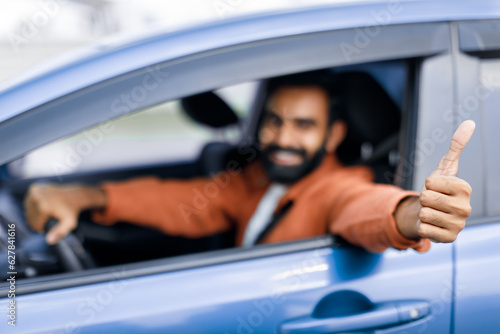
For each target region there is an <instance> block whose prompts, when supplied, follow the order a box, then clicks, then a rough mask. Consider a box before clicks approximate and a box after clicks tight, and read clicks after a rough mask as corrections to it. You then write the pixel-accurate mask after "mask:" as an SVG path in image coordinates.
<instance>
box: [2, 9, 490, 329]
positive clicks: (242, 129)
mask: <svg viewBox="0 0 500 334" xmlns="http://www.w3.org/2000/svg"><path fill="white" fill-rule="evenodd" d="M316 69H325V70H327V71H329V72H330V73H331V75H332V77H334V78H336V80H338V81H339V82H341V85H340V87H341V89H340V92H339V93H340V94H341V95H340V96H341V98H342V102H343V104H344V105H345V110H344V112H345V119H346V122H347V123H348V128H349V132H348V135H347V138H346V141H345V142H344V143H343V144H342V147H340V148H339V157H340V158H341V160H342V161H343V162H344V163H346V164H366V165H369V166H371V167H372V168H373V170H374V171H375V175H376V181H377V182H380V183H391V184H396V185H398V186H400V187H402V188H404V189H411V190H416V191H419V190H420V188H421V187H422V185H423V183H424V180H425V177H426V176H427V175H429V174H430V172H431V171H432V170H433V169H434V168H435V166H436V165H437V163H438V161H439V159H440V158H441V157H442V156H443V154H444V153H445V152H446V151H447V149H448V144H449V139H450V138H451V135H452V133H453V131H454V130H455V129H456V127H457V126H458V124H460V123H461V121H463V120H465V119H472V120H474V121H475V122H476V125H477V127H476V132H475V134H474V136H473V137H472V139H471V141H470V142H469V144H468V146H467V147H466V149H465V150H464V152H463V154H462V158H461V165H460V171H459V176H460V177H461V178H463V179H465V180H466V181H467V182H469V183H470V184H471V186H472V189H473V195H472V198H471V205H472V208H473V210H472V214H471V216H470V218H469V219H468V220H467V226H466V228H465V229H464V230H463V231H462V232H461V234H460V235H459V237H458V239H457V240H456V241H455V242H454V243H451V244H433V245H432V246H431V249H430V250H429V251H428V252H426V253H423V254H419V253H417V252H415V251H414V250H411V249H410V250H406V251H399V250H395V249H388V250H386V251H384V252H381V253H378V254H374V253H370V252H367V251H365V250H363V249H360V248H357V247H354V246H351V245H349V244H348V243H347V242H345V241H344V240H342V239H341V238H339V237H337V236H331V235H325V236H322V237H318V238H313V239H302V240H296V241H293V242H286V243H277V244H267V245H257V246H255V247H251V248H236V247H234V235H233V233H234V231H227V232H224V233H220V234H217V235H213V236H211V237H206V238H198V239H189V238H183V237H179V236H173V235H164V234H162V233H160V232H158V231H154V230H150V229H146V228H143V227H139V226H136V225H132V224H127V223H118V224H116V225H113V226H103V225H99V224H96V223H94V222H93V221H92V215H91V214H89V212H84V213H82V214H81V215H80V217H79V226H78V228H77V229H76V230H75V231H74V233H72V234H70V235H68V236H67V237H66V238H65V239H64V240H63V241H61V242H60V243H59V244H57V245H55V246H48V245H47V244H46V243H45V240H44V236H43V235H41V234H39V233H35V232H33V231H32V230H31V229H30V228H29V227H28V225H27V224H26V221H25V219H24V212H23V198H24V196H25V194H26V192H27V189H28V187H29V186H30V184H32V183H33V182H35V181H36V182H42V183H43V182H48V183H64V184H68V183H75V182H80V183H87V184H98V183H100V182H102V181H105V180H124V179H129V178H132V177H137V176H142V175H156V176H159V177H162V178H181V179H182V178H191V177H195V176H211V175H214V173H217V172H219V171H221V170H223V169H224V166H226V161H227V157H228V155H229V154H231V152H234V150H240V151H241V150H244V149H245V148H247V147H248V145H250V144H251V142H252V141H253V138H255V136H256V126H257V124H258V121H259V111H260V110H261V109H262V103H263V100H264V98H265V96H266V82H267V80H268V79H269V78H272V77H276V76H280V75H285V74H290V73H297V72H306V71H312V70H316ZM499 106H500V3H499V2H498V1H486V0H484V1H483V0H479V1H473V2H472V1H463V0H460V1H444V0H443V1H401V2H399V1H391V2H370V3H359V4H357V3H350V4H343V5H335V6H333V5H332V6H327V7H318V8H309V9H304V10H298V11H290V12H286V13H276V14H267V15H260V16H255V17H245V18H240V19H234V20H228V21H223V22H218V23H214V24H209V25H205V26H202V27H197V28H190V29H186V30H182V31H178V32H169V33H163V34H162V33H157V34H155V35H151V36H148V37H142V38H141V39H139V40H133V41H130V40H128V41H123V42H121V43H117V42H113V43H110V44H100V45H96V46H94V47H92V48H89V49H87V50H83V52H82V53H81V54H79V55H76V56H75V57H74V58H72V59H71V60H68V59H66V60H65V61H61V62H59V63H58V64H57V66H56V67H52V68H49V69H47V68H45V69H43V70H41V71H37V72H33V73H31V74H30V75H28V76H27V77H25V78H24V79H23V80H20V81H18V82H14V83H12V84H11V85H9V86H7V87H5V88H3V90H1V91H0V223H1V224H0V235H1V239H0V251H1V254H2V255H1V257H2V261H0V268H1V271H0V275H1V276H2V277H3V282H2V283H1V284H0V285H1V288H2V289H1V296H0V308H1V309H2V310H3V313H4V316H3V317H2V320H1V321H0V333H54V334H55V333H58V334H59V333H61V334H62V333H245V334H250V333H377V334H382V333H383V334H389V333H405V334H409V333H440V334H441V333H453V334H470V333H500V219H499V217H500V205H499V200H500V174H499V171H500V145H498V143H499V142H500V134H499V132H498V128H499V126H500V110H499ZM241 205H242V206H244V205H245V203H244V202H242V204H241ZM297 223H307V222H297Z"/></svg>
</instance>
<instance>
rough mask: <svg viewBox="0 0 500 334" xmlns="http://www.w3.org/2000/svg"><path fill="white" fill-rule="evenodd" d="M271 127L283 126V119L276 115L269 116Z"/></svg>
mask: <svg viewBox="0 0 500 334" xmlns="http://www.w3.org/2000/svg"><path fill="white" fill-rule="evenodd" d="M266 123H267V124H268V125H269V126H271V127H275V128H276V127H280V126H281V123H282V122H281V119H280V118H279V117H277V116H276V115H269V116H267V122H266Z"/></svg>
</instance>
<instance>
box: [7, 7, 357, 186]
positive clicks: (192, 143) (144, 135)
mask: <svg viewBox="0 0 500 334" xmlns="http://www.w3.org/2000/svg"><path fill="white" fill-rule="evenodd" d="M350 1H352V0H182V1H180V0H179V1H173V0H0V8H1V12H0V87H1V86H3V85H4V84H5V86H8V82H10V81H12V80H13V81H17V80H19V79H20V78H22V76H23V75H22V73H23V71H29V70H30V69H31V68H33V67H35V68H36V67H40V66H41V67H42V68H43V67H44V65H43V64H50V63H55V64H58V62H60V59H61V56H62V57H64V54H67V53H69V54H71V53H72V51H74V52H76V53H79V52H81V50H79V49H85V48H86V47H89V46H95V45H96V44H97V45H99V44H101V43H106V41H109V40H114V39H122V38H134V37H135V36H137V35H139V36H140V35H143V34H147V33H149V32H153V31H154V30H161V31H167V32H168V31H174V30H179V29H181V28H183V27H186V26H192V25H199V24H203V23H208V22H217V21H220V20H229V19H232V18H235V17H238V16H243V15H252V14H259V13H264V12H277V11H288V10H293V9H297V8H302V7H308V6H316V5H322V4H325V3H345V2H350ZM365 1H366V0H365ZM49 66H50V65H49ZM256 88H257V84H256V83H255V82H249V83H242V84H240V85H236V86H233V87H227V88H224V89H221V90H219V91H218V92H217V93H218V94H219V95H221V96H223V98H224V99H225V100H226V102H228V103H229V104H230V105H231V107H233V109H234V110H235V111H236V113H237V114H238V116H239V117H240V118H241V119H242V121H244V119H245V116H246V115H247V112H248V110H249V107H250V105H251V101H252V100H253V98H254V95H255V92H256ZM0 90H1V88H0ZM113 126H114V129H115V130H114V131H113V132H112V133H110V134H106V135H105V136H104V137H103V138H102V143H100V144H99V145H95V147H93V150H92V152H91V154H89V155H86V156H85V157H84V158H81V159H78V163H75V164H74V166H71V168H67V166H66V165H67V164H66V165H65V164H63V162H64V161H65V160H66V159H67V158H68V156H70V155H71V154H74V153H73V152H75V150H77V149H78V145H80V144H82V143H86V138H87V137H88V136H89V133H92V131H93V129H90V130H89V131H87V132H86V133H80V134H75V135H74V136H72V137H69V138H65V139H63V140H60V141H57V142H54V143H51V144H49V145H45V146H43V147H41V148H39V149H37V150H35V151H33V152H31V153H30V154H28V155H27V156H25V157H23V158H21V159H19V160H17V161H14V162H13V163H11V164H10V165H9V171H10V173H11V174H12V175H13V176H17V177H20V178H32V177H39V176H53V175H57V176H59V177H60V180H61V181H62V176H63V175H66V174H71V173H75V172H76V173H78V172H91V171H96V170H103V169H114V168H120V167H132V166H136V165H145V164H161V163H166V162H168V161H172V160H183V159H192V158H194V157H195V156H197V155H198V154H199V153H200V151H201V149H202V148H203V147H204V145H205V144H206V143H207V142H209V141H213V140H221V139H222V140H229V141H238V140H239V137H240V135H241V133H240V132H239V131H238V129H227V131H224V132H223V133H220V131H214V130H213V129H210V128H207V127H204V126H201V125H199V124H196V123H195V122H193V121H192V120H190V119H189V118H188V117H187V116H186V115H185V113H184V112H183V110H182V108H181V106H180V103H179V101H172V102H170V103H165V104H162V105H160V106H157V107H154V108H151V109H149V110H144V111H141V112H139V113H135V114H133V115H131V116H127V117H122V118H120V119H117V120H115V121H114V123H113ZM63 165H64V166H65V167H64V168H61V167H60V166H63Z"/></svg>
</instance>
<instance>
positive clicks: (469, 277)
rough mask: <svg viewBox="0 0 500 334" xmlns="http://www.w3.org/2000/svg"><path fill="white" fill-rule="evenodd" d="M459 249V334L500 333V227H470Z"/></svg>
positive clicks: (457, 269) (457, 328)
mask: <svg viewBox="0 0 500 334" xmlns="http://www.w3.org/2000/svg"><path fill="white" fill-rule="evenodd" d="M455 247H456V260H455V261H456V270H455V276H456V278H455V299H456V307H455V319H454V322H455V333H457V334H466V333H498V332H500V223H490V224H488V225H479V226H470V227H467V228H466V229H465V230H464V231H462V233H461V234H460V237H459V238H458V240H457V242H456V245H455ZM472 319H473V321H472Z"/></svg>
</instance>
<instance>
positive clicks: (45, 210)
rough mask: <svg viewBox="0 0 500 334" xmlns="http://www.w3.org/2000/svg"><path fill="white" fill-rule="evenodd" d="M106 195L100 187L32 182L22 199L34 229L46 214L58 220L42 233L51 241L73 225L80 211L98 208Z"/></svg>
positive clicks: (44, 219) (44, 221)
mask: <svg viewBox="0 0 500 334" xmlns="http://www.w3.org/2000/svg"><path fill="white" fill-rule="evenodd" d="M105 205H106V197H105V194H104V192H103V191H102V190H101V189H100V188H94V187H87V186H81V185H71V186H55V185H39V184H32V185H31V187H30V188H29V190H28V193H27V195H26V198H25V200H24V208H25V213H26V219H27V221H28V224H29V225H30V226H31V227H32V228H33V229H34V230H35V231H38V232H43V228H44V226H45V224H46V223H47V221H48V220H49V219H50V218H54V219H56V220H57V221H58V223H57V225H56V226H54V227H53V228H52V229H51V230H50V231H49V232H48V233H47V236H46V240H47V243H48V244H55V243H57V242H59V240H61V239H62V238H64V237H65V236H66V235H67V234H68V233H70V232H71V231H72V230H74V229H75V228H76V226H77V220H78V215H79V214H80V211H82V210H85V209H90V208H102V207H104V206H105Z"/></svg>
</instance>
